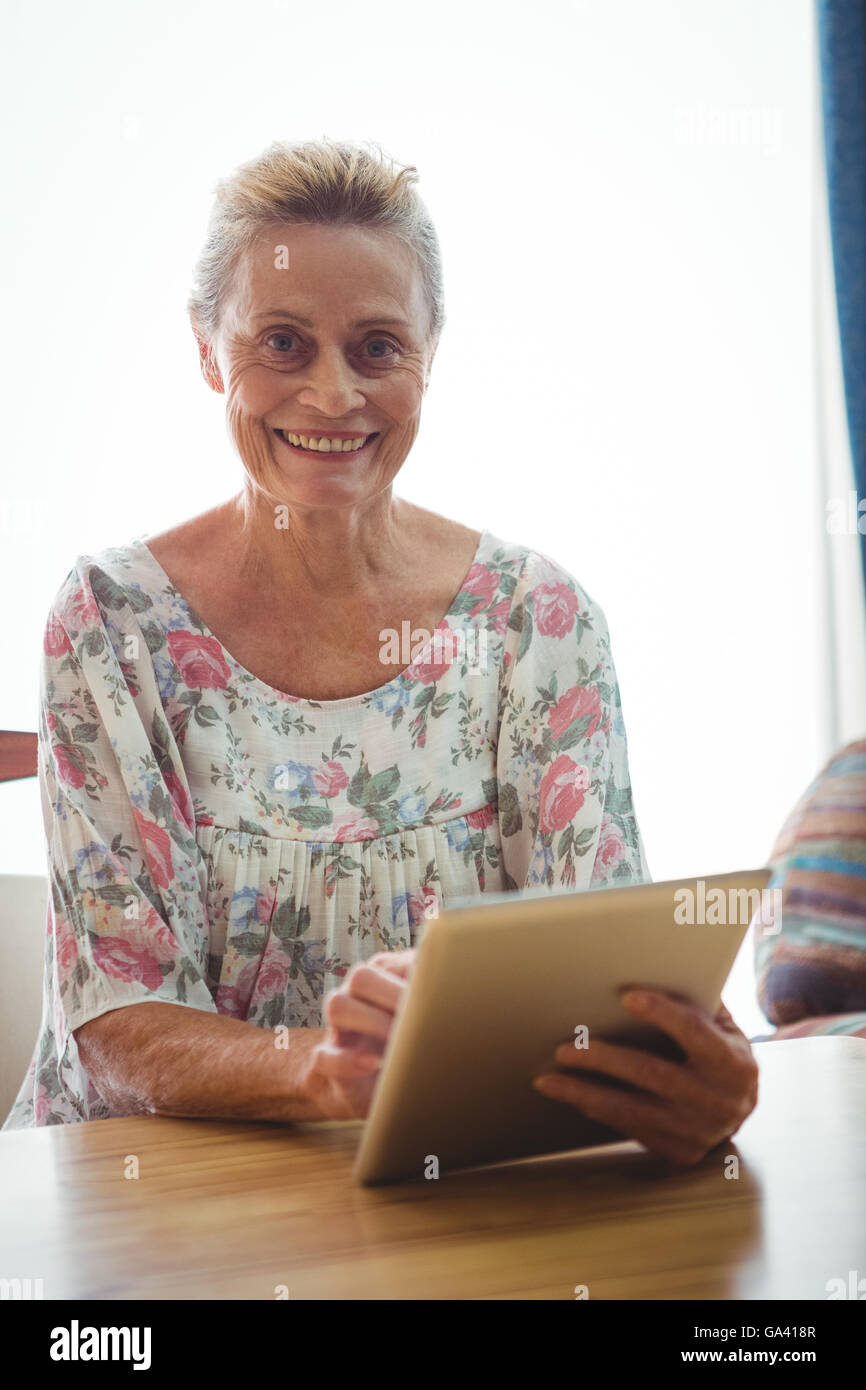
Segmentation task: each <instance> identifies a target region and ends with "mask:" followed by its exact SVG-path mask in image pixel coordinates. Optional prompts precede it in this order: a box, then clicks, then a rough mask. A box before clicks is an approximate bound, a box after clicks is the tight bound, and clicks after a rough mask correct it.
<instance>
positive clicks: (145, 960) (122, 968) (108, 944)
mask: <svg viewBox="0 0 866 1390" xmlns="http://www.w3.org/2000/svg"><path fill="white" fill-rule="evenodd" d="M93 959H94V960H95V961H96V964H97V965H98V966H99V968H100V970H104V971H105V973H106V975H111V976H112V978H113V979H115V980H125V981H126V982H127V983H128V984H142V985H144V987H145V988H146V989H159V986H160V985H161V984H162V971H161V970H160V968H159V965H158V963H157V961H156V960H154V958H153V956H152V955H149V954H148V952H147V951H142V950H139V949H138V948H137V947H135V946H132V945H130V943H129V942H128V941H124V940H123V938H122V937H120V936H100V937H97V939H96V941H95V942H94V943H93Z"/></svg>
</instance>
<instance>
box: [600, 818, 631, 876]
mask: <svg viewBox="0 0 866 1390" xmlns="http://www.w3.org/2000/svg"><path fill="white" fill-rule="evenodd" d="M624 854H625V843H624V841H623V838H622V836H621V835H620V833H619V831H618V830H617V828H616V826H615V825H614V824H613V822H612V821H605V822H603V824H602V827H601V834H600V836H599V841H598V851H597V853H596V856H595V859H596V863H597V864H601V865H602V866H603V867H604V868H605V869H613V868H615V867H616V865H617V864H618V863H619V861H620V860H621V859H622V858H623V856H624Z"/></svg>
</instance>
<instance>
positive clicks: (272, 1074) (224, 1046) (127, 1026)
mask: <svg viewBox="0 0 866 1390" xmlns="http://www.w3.org/2000/svg"><path fill="white" fill-rule="evenodd" d="M324 1035H325V1030H324V1029H322V1028H290V1029H288V1030H287V1031H286V1032H285V1033H284V1034H283V1035H282V1039H281V1036H280V1034H278V1033H276V1032H272V1031H270V1030H267V1029H262V1028H256V1027H255V1025H254V1024H251V1023H242V1022H241V1021H240V1019H236V1018H229V1017H228V1016H227V1015H225V1014H207V1013H203V1012H202V1011H201V1010H200V1009H189V1008H184V1007H183V1006H178V1005H176V1004H165V1003H152V1004H149V1003H142V1004H134V1005H130V1006H128V1007H127V1008H122V1009H112V1010H111V1012H110V1013H105V1014H100V1016H99V1017H98V1018H93V1019H91V1020H90V1022H89V1023H84V1024H82V1026H81V1027H80V1028H78V1029H76V1031H75V1040H76V1042H77V1044H78V1053H79V1056H80V1058H81V1061H82V1064H83V1066H84V1068H85V1070H86V1071H87V1073H88V1075H89V1076H90V1078H91V1080H92V1081H93V1084H94V1085H95V1087H96V1089H97V1090H98V1091H99V1093H100V1095H101V1096H102V1097H103V1099H104V1100H105V1101H107V1102H108V1104H109V1105H111V1107H112V1108H113V1109H114V1110H115V1111H118V1112H120V1113H122V1114H127V1115H135V1114H139V1115H140V1114H155V1115H189V1116H194V1117H203V1116H210V1117H211V1118H214V1119H225V1120H318V1119H322V1118H325V1116H324V1114H323V1111H322V1109H321V1108H320V1105H319V1104H317V1102H316V1101H315V1100H314V1099H313V1093H312V1091H311V1089H310V1087H309V1078H308V1072H309V1067H310V1054H311V1052H312V1050H313V1048H314V1047H315V1046H316V1044H317V1043H319V1042H321V1041H322V1040H323V1038H324ZM286 1039H288V1047H286V1045H285V1043H286ZM280 1042H282V1045H281V1046H279V1047H278V1045H277V1044H278V1043H280Z"/></svg>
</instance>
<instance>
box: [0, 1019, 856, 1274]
mask: <svg viewBox="0 0 866 1390" xmlns="http://www.w3.org/2000/svg"><path fill="white" fill-rule="evenodd" d="M754 1050H755V1055H756V1057H757V1059H758V1061H759V1064H760V1068H761V1080H760V1099H759V1102H758V1106H757V1109H756V1110H755V1111H754V1113H753V1114H752V1115H751V1116H750V1117H749V1119H748V1120H747V1122H746V1124H745V1125H744V1126H743V1128H742V1129H741V1130H740V1132H739V1134H738V1135H737V1136H736V1139H735V1140H732V1141H729V1142H728V1144H726V1145H724V1146H722V1147H720V1148H719V1149H718V1150H716V1151H715V1152H714V1153H713V1154H710V1155H708V1156H707V1158H706V1159H705V1160H704V1161H703V1163H702V1164H700V1165H698V1167H696V1168H692V1169H686V1170H680V1171H675V1170H672V1169H670V1168H668V1167H666V1165H664V1164H663V1163H662V1162H661V1161H660V1160H657V1159H655V1158H653V1156H652V1155H650V1154H648V1153H647V1152H646V1151H645V1150H643V1149H641V1148H640V1147H639V1146H638V1145H636V1144H631V1143H628V1144H617V1145H610V1146H607V1147H606V1148H603V1149H593V1150H586V1151H583V1152H580V1153H573V1154H569V1155H557V1156H552V1157H548V1158H541V1159H530V1160H523V1161H520V1162H512V1163H508V1164H500V1165H497V1166H495V1167H489V1166H488V1167H486V1168H484V1169H478V1168H477V1169H475V1170H473V1171H465V1172H461V1173H454V1174H443V1175H442V1176H441V1177H440V1178H439V1179H438V1180H424V1179H421V1180H417V1181H414V1182H411V1183H401V1184H397V1185H392V1186H387V1187H375V1188H359V1187H356V1186H355V1185H354V1184H353V1183H352V1181H351V1177H350V1171H351V1166H352V1161H353V1159H354V1154H355V1149H356V1147H357V1142H358V1131H359V1126H358V1125H357V1124H355V1123H343V1124H340V1123H327V1124H317V1125H313V1124H310V1125H302V1126H301V1125H299V1126H297V1127H284V1126H280V1125H266V1124H233V1123H227V1122H223V1121H212V1120H182V1119H166V1118H163V1117H159V1116H147V1117H133V1118H129V1119H121V1120H99V1121H93V1122H91V1123H89V1124H80V1125H58V1126H50V1127H47V1128H42V1129H35V1130H26V1131H12V1132H9V1133H7V1134H3V1135H0V1260H2V1267H0V1276H2V1277H4V1278H22V1279H24V1278H30V1279H41V1280H42V1281H43V1282H42V1288H43V1293H44V1297H45V1298H46V1299H51V1298H86V1299H91V1298H109V1299H127V1298H143V1299H162V1298H165V1299H187V1298H190V1299H198V1298H231V1299H235V1298H242V1299H274V1298H277V1297H284V1298H285V1297H288V1298H290V1299H295V1298H301V1299H320V1298H331V1299H355V1298H364V1299H368V1298H374V1299H375V1298H400V1299H403V1298H437V1299H455V1298H456V1299H467V1298H493V1299H497V1298H504V1299H517V1298H520V1299H536V1298H538V1299H541V1298H544V1299H550V1298H554V1299H558V1298H566V1299H574V1298H575V1297H576V1296H577V1295H576V1290H577V1289H578V1288H585V1289H586V1291H587V1292H586V1294H585V1295H584V1296H588V1297H589V1298H590V1299H680V1298H698V1299H714V1298H715V1299H751V1298H774V1299H789V1298H808V1299H826V1298H827V1297H828V1287H827V1286H828V1281H829V1280H832V1279H841V1280H843V1281H844V1282H845V1284H846V1285H848V1284H849V1283H850V1282H851V1280H852V1274H853V1277H854V1278H855V1279H859V1278H863V1277H866V1040H864V1039H856V1038H843V1037H835V1038H833V1037H821V1038H802V1039H794V1040H791V1041H786V1042H771V1043H759V1044H756V1045H755V1049H754ZM729 1155H736V1156H737V1157H738V1159H739V1176H737V1177H734V1176H729V1175H726V1173H727V1174H730V1173H731V1172H732V1170H733V1167H734V1165H732V1164H731V1162H730V1158H729ZM133 1159H135V1160H137V1165H138V1177H137V1178H136V1177H129V1176H127V1173H129V1172H132V1171H133V1170H134V1166H135V1165H134V1162H133ZM855 1272H856V1273H855ZM848 1296H849V1297H850V1296H851V1295H850V1293H849V1294H848Z"/></svg>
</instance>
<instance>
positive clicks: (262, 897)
mask: <svg viewBox="0 0 866 1390" xmlns="http://www.w3.org/2000/svg"><path fill="white" fill-rule="evenodd" d="M276 905H277V890H276V888H268V889H267V891H266V892H264V893H258V894H257V895H256V921H257V922H259V923H261V925H262V926H263V927H266V926H267V925H268V923H269V922H270V920H271V918H272V917H273V915H274V908H275V907H276Z"/></svg>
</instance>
